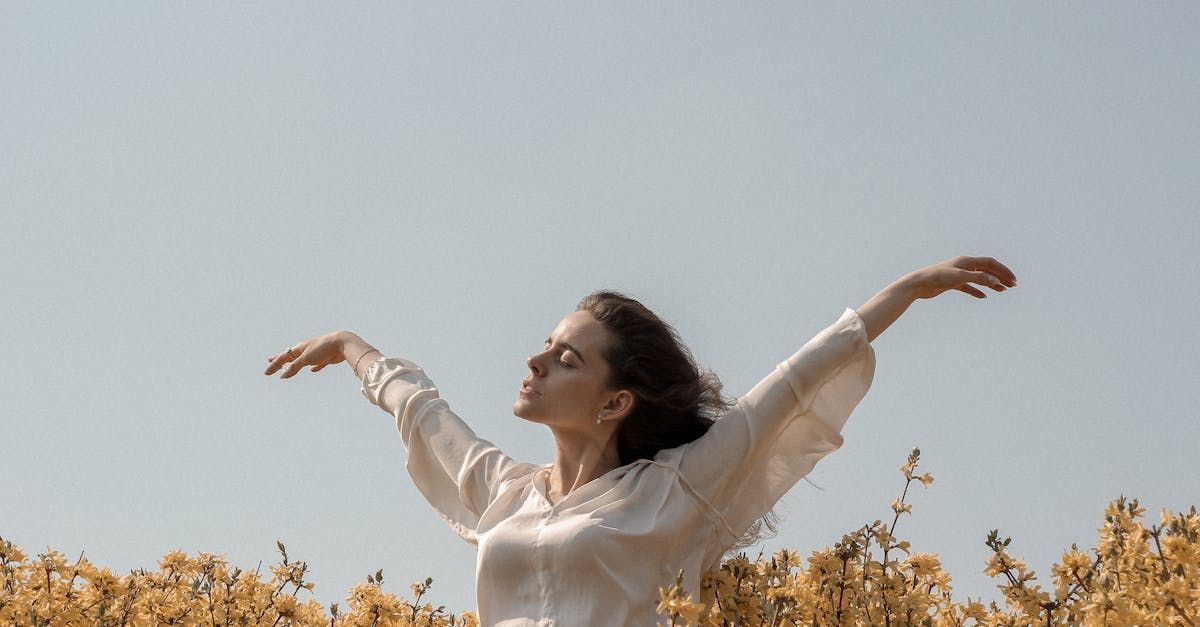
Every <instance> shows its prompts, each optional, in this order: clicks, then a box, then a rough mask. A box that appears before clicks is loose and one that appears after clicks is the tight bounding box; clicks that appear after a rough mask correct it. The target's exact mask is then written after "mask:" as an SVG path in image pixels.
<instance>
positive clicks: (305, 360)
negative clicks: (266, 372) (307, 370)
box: [279, 349, 313, 379]
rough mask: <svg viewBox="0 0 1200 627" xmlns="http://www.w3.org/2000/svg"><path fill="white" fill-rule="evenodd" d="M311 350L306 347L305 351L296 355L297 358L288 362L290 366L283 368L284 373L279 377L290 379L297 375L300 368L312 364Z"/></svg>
mask: <svg viewBox="0 0 1200 627" xmlns="http://www.w3.org/2000/svg"><path fill="white" fill-rule="evenodd" d="M310 352H311V351H309V350H307V349H306V350H305V351H304V352H303V353H300V354H299V355H296V359H294V360H292V362H291V363H289V364H288V367H287V368H284V369H283V374H282V375H280V377H279V378H281V379H290V378H291V377H294V376H296V373H297V372H300V370H301V369H303V368H304V367H305V366H308V365H310V364H312V363H313V359H312V355H311V354H310ZM293 354H294V351H293Z"/></svg>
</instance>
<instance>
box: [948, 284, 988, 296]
mask: <svg viewBox="0 0 1200 627" xmlns="http://www.w3.org/2000/svg"><path fill="white" fill-rule="evenodd" d="M954 289H956V290H958V291H960V292H966V293H968V294H970V295H971V296H974V297H975V298H987V294H984V293H983V292H981V291H979V290H977V289H975V288H973V287H971V286H970V285H968V284H966V283H964V284H963V285H960V286H958V287H956V288H954Z"/></svg>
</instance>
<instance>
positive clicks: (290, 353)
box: [263, 346, 300, 375]
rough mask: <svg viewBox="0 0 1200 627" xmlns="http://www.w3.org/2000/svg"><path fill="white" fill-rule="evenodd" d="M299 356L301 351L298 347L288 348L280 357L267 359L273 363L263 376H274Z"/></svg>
mask: <svg viewBox="0 0 1200 627" xmlns="http://www.w3.org/2000/svg"><path fill="white" fill-rule="evenodd" d="M299 355H300V351H299V350H297V349H296V347H294V346H291V347H288V349H287V350H285V351H283V352H282V353H279V354H278V355H276V356H274V357H268V358H267V359H268V360H269V361H270V362H271V363H270V364H269V365H268V366H267V370H266V372H264V373H263V374H266V375H270V374H274V373H275V371H277V370H279V368H281V367H282V366H283V365H284V364H286V363H288V362H289V361H292V360H293V359H295V358H296V357H298V356H299Z"/></svg>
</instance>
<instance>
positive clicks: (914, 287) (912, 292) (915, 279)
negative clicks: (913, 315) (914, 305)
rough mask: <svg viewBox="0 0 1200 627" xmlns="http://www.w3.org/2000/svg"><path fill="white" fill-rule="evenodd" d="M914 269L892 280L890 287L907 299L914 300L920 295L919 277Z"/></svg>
mask: <svg viewBox="0 0 1200 627" xmlns="http://www.w3.org/2000/svg"><path fill="white" fill-rule="evenodd" d="M917 272H918V271H916V270H914V271H912V272H909V273H908V274H906V275H904V276H902V277H900V278H898V279H896V280H895V281H894V282H892V286H891V287H892V289H894V290H895V291H897V292H899V293H901V294H903V295H904V296H905V297H906V298H908V299H909V301H912V302H916V301H917V299H919V298H920V297H921V296H920V294H921V277H920V276H919V275H918V274H917Z"/></svg>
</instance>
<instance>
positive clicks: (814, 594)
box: [0, 449, 1200, 627]
mask: <svg viewBox="0 0 1200 627" xmlns="http://www.w3.org/2000/svg"><path fill="white" fill-rule="evenodd" d="M920 454H921V452H920V450H919V449H913V451H912V453H911V454H910V455H909V456H908V461H907V463H905V464H904V465H903V466H901V467H900V470H901V472H902V473H903V474H904V478H905V484H904V490H903V492H902V493H901V495H900V497H899V498H897V499H896V500H895V501H893V502H892V505H891V510H892V512H893V517H892V522H891V524H890V525H885V524H883V522H882V521H880V520H876V521H874V522H872V523H871V524H868V525H863V527H861V528H859V529H856V530H855V531H853V532H851V533H848V534H846V535H844V536H842V539H841V540H840V541H838V542H836V543H834V545H833V546H832V547H827V548H824V549H822V550H819V551H813V552H812V554H811V555H809V557H808V563H807V566H805V565H804V564H802V560H801V558H800V555H799V554H798V553H796V552H794V551H789V550H786V549H785V550H781V551H778V552H776V553H775V554H774V555H773V556H772V557H770V558H769V559H763V558H762V556H761V555H760V556H759V559H757V560H756V561H751V560H750V559H749V558H748V557H747V556H746V554H745V553H742V554H739V555H738V556H736V557H733V558H730V559H728V560H726V561H725V562H724V563H722V564H721V565H720V567H719V568H717V569H714V570H712V571H709V572H708V573H704V574H703V576H702V580H701V590H700V599H698V600H697V599H693V598H692V597H691V596H690V595H688V594H686V593H685V591H684V590H683V587H682V581H683V573H682V572H681V573H679V575H678V576H677V577H676V579H675V582H674V583H673V584H671V585H668V586H665V587H662V588H660V589H659V596H660V600H661V602H660V604H659V606H658V611H659V612H660V614H661V615H662V616H663V618H664V623H668V624H670V625H700V626H706V627H707V626H722V627H724V626H735V625H736V626H747V627H749V626H754V627H758V626H772V627H774V626H779V625H885V626H887V627H891V626H892V625H896V626H900V625H904V626H908V625H929V626H938V627H943V626H952V625H953V626H958V625H983V626H987V627H999V626H1016V625H1192V626H1195V625H1197V624H1198V623H1200V515H1198V514H1197V512H1196V508H1195V506H1193V507H1192V508H1191V510H1190V511H1189V512H1188V513H1186V514H1185V513H1178V514H1172V513H1171V512H1169V511H1167V510H1163V511H1162V513H1161V516H1160V524H1159V525H1152V526H1151V527H1150V528H1149V529H1146V528H1145V527H1144V526H1143V525H1142V523H1141V520H1142V515H1143V514H1144V513H1145V510H1144V509H1142V508H1141V507H1139V506H1138V501H1137V499H1133V500H1131V501H1127V500H1126V499H1125V497H1124V496H1121V497H1120V498H1118V499H1117V500H1116V501H1114V502H1111V503H1109V505H1108V507H1107V508H1106V510H1105V514H1104V525H1103V526H1102V527H1101V528H1100V529H1099V530H1098V531H1099V532H1100V538H1099V541H1098V543H1097V546H1096V548H1094V549H1091V550H1090V551H1088V552H1084V551H1080V550H1079V548H1078V547H1076V546H1075V545H1071V550H1069V551H1067V552H1065V553H1063V555H1062V558H1061V560H1060V561H1059V563H1057V564H1055V565H1054V566H1053V567H1052V568H1051V574H1052V577H1053V584H1054V585H1053V590H1043V589H1042V587H1041V586H1040V585H1038V584H1037V577H1036V573H1034V572H1033V571H1030V570H1029V569H1028V567H1027V566H1026V564H1025V562H1023V561H1022V560H1020V559H1017V558H1014V557H1012V556H1011V555H1009V553H1008V546H1009V544H1010V543H1011V538H1001V537H1000V535H999V531H998V530H992V531H991V532H990V533H989V534H988V536H987V539H986V543H987V546H988V547H989V548H990V549H991V550H992V557H991V558H990V559H989V561H988V564H987V566H986V568H985V569H984V572H985V573H986V574H988V575H989V576H991V577H996V578H1000V581H1001V583H1000V585H999V586H998V587H999V588H1000V591H1001V593H1002V594H1003V602H1004V607H1000V606H998V605H997V604H996V603H995V602H991V603H989V604H988V606H986V607H985V606H984V605H983V604H982V603H980V602H978V601H972V600H971V599H970V598H968V599H967V600H966V602H957V601H954V600H953V598H952V596H951V592H952V590H951V586H950V581H951V580H950V576H949V575H948V574H946V573H945V572H943V571H942V568H941V563H940V561H939V560H938V557H937V555H935V554H932V553H919V552H914V551H912V550H911V548H912V547H911V546H910V544H909V543H908V542H907V541H904V540H898V539H897V538H896V536H895V535H893V534H894V533H895V531H896V525H897V523H898V522H899V520H900V516H901V515H902V514H909V515H911V514H912V506H911V505H910V504H908V503H906V502H905V499H906V498H907V496H908V488H909V486H910V485H911V484H912V483H913V482H914V481H919V482H920V483H921V484H922V485H923V486H928V485H929V484H931V483H933V476H932V475H930V474H922V475H917V474H915V470H916V468H917V465H918V460H919V457H920ZM278 548H279V552H280V553H281V554H282V561H281V562H280V563H279V564H276V565H275V566H272V567H271V568H270V571H271V577H270V579H269V580H267V581H263V580H262V579H261V578H260V575H259V572H258V569H256V570H255V571H253V572H249V571H242V570H241V569H240V568H233V569H230V568H229V567H228V566H227V564H226V563H225V559H224V558H223V557H220V556H214V555H212V554H209V553H203V552H202V553H200V554H199V555H197V556H196V557H193V558H189V557H188V556H187V554H185V553H184V552H182V551H172V552H170V553H168V554H167V555H165V556H163V558H162V559H161V560H160V561H159V563H158V566H159V570H158V571H157V572H147V571H146V570H145V569H139V570H135V571H133V572H131V573H130V574H128V575H125V576H116V575H114V574H113V573H112V572H110V571H109V569H108V568H97V567H96V566H94V565H92V564H91V563H90V562H89V561H88V560H86V559H84V557H83V556H82V555H81V556H80V557H79V559H78V560H76V561H75V563H74V564H71V563H68V561H67V560H66V559H65V557H64V555H63V554H62V553H59V552H58V551H54V550H49V549H48V550H47V552H46V553H45V554H40V555H38V556H37V559H34V560H29V559H28V558H27V557H26V555H25V554H24V553H22V552H21V550H20V549H19V548H17V547H16V546H14V545H13V544H12V543H11V542H9V541H6V540H4V539H3V538H0V624H3V625H35V626H42V625H46V626H59V625H102V626H109V625H112V626H117V625H120V626H126V625H128V626H142V625H158V624H167V625H239V626H240V625H256V626H257V625H272V626H274V625H303V626H314V627H315V626H318V625H329V626H330V627H339V626H347V627H348V626H356V627H357V626H362V627H375V626H378V627H385V626H416V625H422V626H429V627H458V626H460V625H461V626H469V627H476V626H477V625H478V624H479V621H478V619H477V618H476V616H475V614H474V613H472V612H463V613H462V614H461V615H458V616H455V615H453V614H450V613H447V612H446V610H445V607H444V606H439V607H436V608H435V607H434V606H433V604H432V603H429V602H425V603H422V599H423V598H425V595H426V594H428V592H429V589H430V587H431V586H432V584H433V581H432V580H431V579H426V580H425V581H424V582H417V583H414V584H412V585H411V586H410V589H411V591H412V598H411V600H401V599H399V598H398V597H396V596H395V595H394V594H392V593H389V592H384V590H383V585H382V584H383V571H377V572H376V573H374V574H373V575H367V581H366V583H361V584H358V585H356V586H354V588H353V589H352V590H351V591H350V593H349V595H348V596H347V597H346V601H347V604H348V606H349V611H346V612H341V611H339V609H338V604H337V603H334V604H332V605H330V607H329V612H328V613H326V611H325V608H323V607H322V606H321V605H320V604H319V603H317V602H316V601H315V600H313V599H309V600H307V601H304V602H301V601H300V600H299V599H298V598H297V597H296V594H297V593H300V590H301V589H304V590H307V591H309V592H311V591H312V589H313V584H312V583H310V582H305V581H304V575H305V573H306V572H307V570H308V567H307V565H306V564H305V563H304V562H301V561H290V560H289V558H288V554H287V549H286V547H285V546H284V545H283V543H282V542H280V543H278ZM876 551H878V552H879V556H878V559H876Z"/></svg>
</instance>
